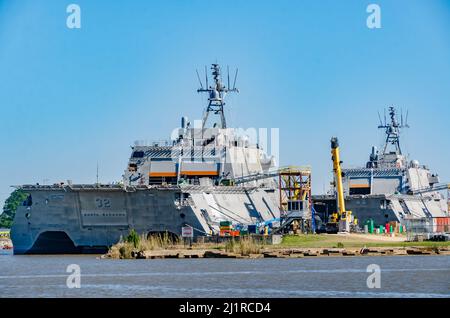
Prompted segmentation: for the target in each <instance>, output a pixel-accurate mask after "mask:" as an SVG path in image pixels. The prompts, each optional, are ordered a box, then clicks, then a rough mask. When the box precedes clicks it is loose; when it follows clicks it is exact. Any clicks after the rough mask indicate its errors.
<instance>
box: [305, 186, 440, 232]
mask: <svg viewBox="0 0 450 318" xmlns="http://www.w3.org/2000/svg"><path fill="white" fill-rule="evenodd" d="M313 202H314V207H315V209H316V211H317V212H318V214H319V216H320V217H321V219H322V220H323V221H324V220H326V219H327V211H328V215H330V214H331V213H333V212H335V211H337V208H336V198H334V197H333V196H329V195H317V196H313ZM322 203H323V204H324V205H323V204H322ZM345 207H346V209H347V210H349V211H352V213H353V215H354V216H355V217H356V218H358V221H359V224H360V225H361V226H363V225H364V223H365V222H366V221H368V220H369V219H372V220H373V221H374V223H375V225H384V224H386V223H387V222H390V221H397V222H400V223H401V224H405V223H406V220H408V219H415V218H436V217H448V213H447V211H445V202H444V201H443V200H435V199H433V198H430V197H421V196H414V195H400V194H390V195H360V196H347V197H346V198H345Z"/></svg>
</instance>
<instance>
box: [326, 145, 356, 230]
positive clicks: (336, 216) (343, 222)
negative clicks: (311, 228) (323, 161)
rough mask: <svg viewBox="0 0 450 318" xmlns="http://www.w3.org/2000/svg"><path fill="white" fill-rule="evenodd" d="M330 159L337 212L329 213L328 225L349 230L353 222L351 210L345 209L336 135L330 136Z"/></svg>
mask: <svg viewBox="0 0 450 318" xmlns="http://www.w3.org/2000/svg"><path fill="white" fill-rule="evenodd" d="M331 160H333V173H334V180H335V182H334V185H335V188H336V197H337V212H335V213H333V214H331V216H330V220H329V225H331V226H334V227H336V229H337V228H339V232H350V224H351V223H352V222H353V216H352V211H347V210H346V209H345V200H344V188H343V186H342V169H341V163H342V161H341V159H340V155H339V142H338V139H337V138H336V137H333V138H331Z"/></svg>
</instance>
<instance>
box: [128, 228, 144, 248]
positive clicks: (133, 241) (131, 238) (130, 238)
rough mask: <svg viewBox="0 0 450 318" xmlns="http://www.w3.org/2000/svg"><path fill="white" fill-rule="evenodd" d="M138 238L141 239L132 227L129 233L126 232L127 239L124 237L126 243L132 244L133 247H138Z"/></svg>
mask: <svg viewBox="0 0 450 318" xmlns="http://www.w3.org/2000/svg"><path fill="white" fill-rule="evenodd" d="M140 240H141V238H140V237H139V235H138V234H137V233H136V231H135V230H134V229H132V230H131V231H130V233H129V234H128V236H127V239H126V241H127V242H128V243H131V244H133V246H134V247H135V248H137V247H138V245H139V242H140Z"/></svg>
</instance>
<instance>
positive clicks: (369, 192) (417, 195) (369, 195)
mask: <svg viewBox="0 0 450 318" xmlns="http://www.w3.org/2000/svg"><path fill="white" fill-rule="evenodd" d="M385 117H386V116H385ZM389 117H390V121H389V122H388V121H387V120H386V118H385V119H384V122H383V121H382V120H381V118H380V125H379V126H378V128H380V129H384V131H385V133H386V139H385V143H384V145H383V150H382V151H381V153H379V151H377V149H376V147H372V152H371V154H370V157H369V161H368V162H367V163H366V166H365V167H361V168H356V169H342V173H343V187H344V193H345V205H346V207H347V209H348V210H350V211H352V212H353V214H354V215H355V217H357V218H358V219H359V221H360V224H364V223H365V222H366V221H367V220H369V219H372V220H373V221H374V223H375V224H376V225H384V224H385V223H386V222H389V221H398V222H400V223H402V224H405V223H406V221H407V220H408V219H417V218H435V217H447V216H449V214H448V211H447V203H446V201H445V198H444V196H443V195H442V193H441V192H439V191H440V190H444V189H448V187H449V185H448V184H440V183H439V177H438V175H437V174H433V173H431V172H430V170H429V169H428V168H427V167H426V166H423V165H420V164H419V162H418V161H417V160H412V161H410V162H408V159H407V157H406V156H405V155H404V154H403V153H402V149H401V146H400V132H401V129H402V128H407V127H409V126H408V124H407V123H406V122H407V119H406V120H405V123H404V122H403V116H401V120H400V122H399V121H398V119H397V114H396V111H395V109H394V108H393V107H390V108H389ZM313 202H314V208H315V211H316V212H317V214H318V215H320V217H321V219H322V220H327V217H328V215H329V214H331V213H332V212H334V211H336V199H335V196H334V195H316V196H313Z"/></svg>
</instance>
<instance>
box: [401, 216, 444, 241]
mask: <svg viewBox="0 0 450 318" xmlns="http://www.w3.org/2000/svg"><path fill="white" fill-rule="evenodd" d="M405 225H406V236H407V239H408V241H424V240H433V239H435V240H447V239H448V237H449V236H450V218H448V217H445V218H419V219H409V220H406V222H405Z"/></svg>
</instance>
